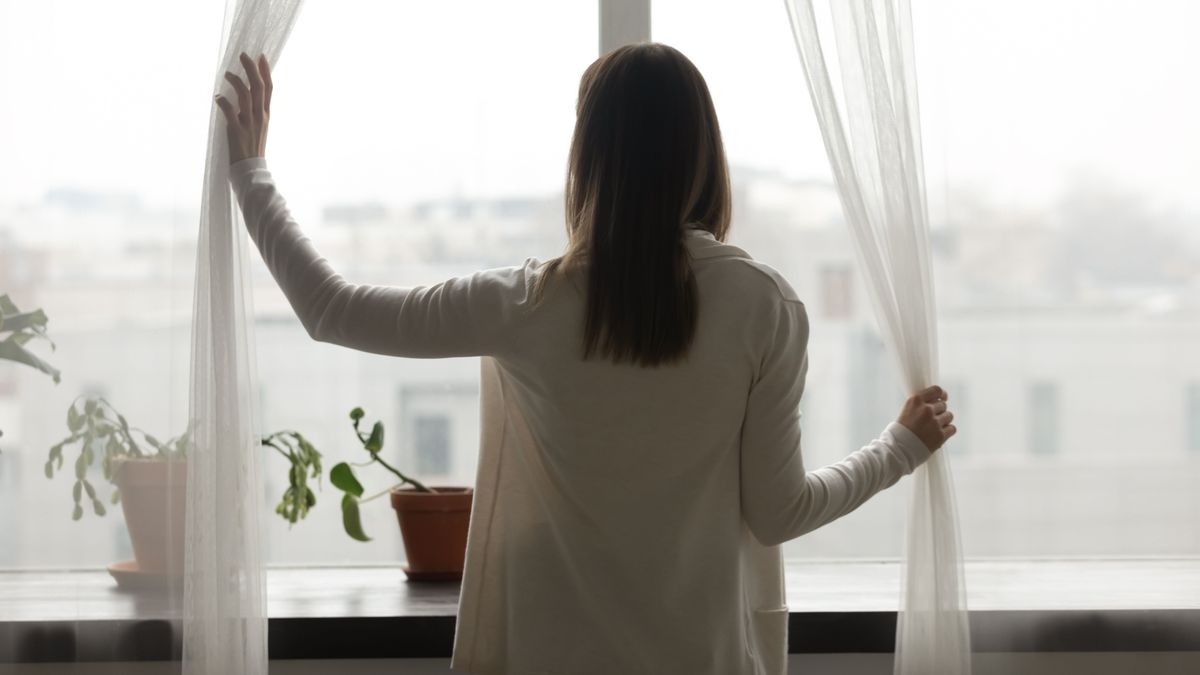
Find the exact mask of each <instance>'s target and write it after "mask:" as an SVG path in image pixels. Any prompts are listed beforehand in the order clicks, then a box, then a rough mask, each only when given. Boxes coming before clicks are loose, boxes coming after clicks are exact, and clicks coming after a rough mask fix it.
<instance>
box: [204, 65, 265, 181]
mask: <svg viewBox="0 0 1200 675" xmlns="http://www.w3.org/2000/svg"><path fill="white" fill-rule="evenodd" d="M240 59H241V62H242V67H243V68H245V69H246V79H248V80H249V81H250V84H249V86H247V85H246V83H245V82H243V81H242V78H240V77H238V76H237V75H234V74H233V73H231V72H229V71H225V79H226V80H229V83H230V84H232V85H233V90H234V91H235V92H237V98H238V103H237V107H236V108H235V107H234V105H233V103H231V102H230V101H229V100H227V99H226V98H225V97H224V96H221V95H218V96H217V107H218V108H220V109H221V112H223V113H225V130H226V132H227V134H228V138H229V163H230V164H236V163H237V162H240V161H241V160H243V159H249V158H250V157H263V156H265V154H266V150H267V122H268V121H269V119H270V117H271V67H270V66H269V65H268V64H267V57H266V55H260V56H259V57H258V63H255V62H254V61H253V60H252V59H251V58H250V57H249V56H247V55H246V53H245V52H242V55H241V57H240Z"/></svg>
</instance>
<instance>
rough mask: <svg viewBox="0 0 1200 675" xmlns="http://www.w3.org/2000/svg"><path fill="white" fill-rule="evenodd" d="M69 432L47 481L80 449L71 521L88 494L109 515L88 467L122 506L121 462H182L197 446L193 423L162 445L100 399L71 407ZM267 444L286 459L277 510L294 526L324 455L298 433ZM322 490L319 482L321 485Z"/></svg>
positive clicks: (309, 503)
mask: <svg viewBox="0 0 1200 675" xmlns="http://www.w3.org/2000/svg"><path fill="white" fill-rule="evenodd" d="M67 431H68V432H70V433H69V435H68V436H67V437H66V438H64V439H63V440H61V441H59V442H58V443H55V444H54V445H52V446H50V454H49V457H48V458H47V460H46V466H45V472H46V478H53V477H54V472H55V470H59V471H61V470H62V468H63V464H64V462H65V460H64V458H63V452H64V450H66V449H69V448H71V447H76V446H77V447H76V450H77V451H78V455H76V457H75V462H74V468H75V484H74V485H73V486H72V491H71V492H72V496H73V497H74V500H75V509H74V511H73V512H72V515H71V518H72V519H73V520H79V519H80V518H82V517H83V511H84V509H83V500H84V496H85V495H86V498H87V500H88V501H89V502H90V503H91V506H92V512H93V513H95V514H96V515H97V516H103V515H104V514H105V513H106V509H105V507H104V503H103V501H102V500H101V499H100V497H99V496H98V494H97V490H96V487H95V486H94V485H93V484H92V482H91V481H89V480H88V478H87V474H88V469H89V468H90V467H92V466H95V464H96V461H97V460H99V462H100V470H101V472H102V474H103V475H104V479H105V480H106V481H108V483H109V484H110V485H111V486H112V494H111V495H110V496H109V502H110V503H112V504H118V503H120V501H121V492H120V490H119V489H117V488H116V484H115V468H116V467H115V466H114V462H115V461H116V460H118V459H134V458H138V459H157V460H163V461H171V460H183V459H185V458H186V457H187V454H188V453H189V452H191V451H192V450H193V449H194V448H195V440H194V438H193V433H192V425H190V424H189V425H188V428H187V429H185V430H184V432H183V433H182V434H180V435H178V436H175V437H173V438H169V439H167V440H166V441H159V440H158V439H157V438H155V437H154V436H152V435H150V434H148V433H146V432H145V431H143V430H142V429H139V428H137V427H134V426H131V425H130V424H129V421H128V420H126V419H125V416H124V415H122V414H121V413H119V412H117V410H116V408H114V407H113V406H112V404H111V403H109V402H108V401H106V400H105V399H103V398H100V397H83V396H80V397H79V398H76V399H75V400H74V401H73V402H72V403H71V406H70V407H69V408H67ZM261 442H262V445H264V446H268V447H271V448H274V449H275V451H276V452H279V453H280V454H281V455H283V456H284V458H286V459H287V460H288V462H289V464H290V466H289V468H288V487H287V489H286V490H285V491H284V493H283V496H282V498H281V499H280V502H279V505H278V506H276V507H275V512H276V513H278V514H279V515H280V516H281V517H283V518H284V519H285V520H287V521H288V522H289V523H295V522H296V521H297V520H298V519H300V518H303V517H304V516H305V515H307V514H308V510H309V509H311V508H312V507H313V506H314V505H316V503H317V498H316V495H315V494H314V493H313V491H312V490H311V489H310V488H309V487H308V478H309V477H310V476H311V477H312V478H316V479H317V480H318V481H320V476H321V453H320V452H318V451H317V449H316V448H315V447H313V445H312V443H310V442H309V441H308V439H306V438H305V437H304V436H303V435H302V434H300V433H299V432H296V431H276V432H274V433H271V434H268V435H267V436H264V437H262V439H261ZM318 486H319V482H318Z"/></svg>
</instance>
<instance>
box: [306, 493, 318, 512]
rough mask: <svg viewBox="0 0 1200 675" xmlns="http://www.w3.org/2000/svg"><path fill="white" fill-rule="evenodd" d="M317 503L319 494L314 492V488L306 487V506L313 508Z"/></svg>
mask: <svg viewBox="0 0 1200 675" xmlns="http://www.w3.org/2000/svg"><path fill="white" fill-rule="evenodd" d="M316 505H317V495H316V494H315V493H313V491H312V488H304V508H305V509H306V510H307V509H311V508H312V507H314V506H316Z"/></svg>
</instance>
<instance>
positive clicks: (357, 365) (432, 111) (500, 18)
mask: <svg viewBox="0 0 1200 675" xmlns="http://www.w3.org/2000/svg"><path fill="white" fill-rule="evenodd" d="M597 30H598V26H597V7H596V4H595V2H586V1H585V2H568V3H564V2H555V1H554V0H518V1H516V2H506V3H491V2H483V1H482V0H472V1H470V2H465V3H416V4H414V3H392V2H379V1H374V0H371V1H368V0H354V1H350V2H337V3H308V4H306V5H305V8H304V12H303V14H302V15H301V17H300V20H299V22H298V23H297V25H296V28H295V30H294V32H293V34H292V37H291V40H290V41H289V43H288V46H287V50H286V51H285V52H284V54H283V57H282V59H281V62H280V64H279V66H278V68H277V74H278V76H277V77H276V78H275V97H274V101H273V103H272V116H273V118H272V130H271V137H270V147H269V149H268V161H269V162H270V164H271V167H272V173H273V174H274V175H275V177H276V180H277V181H278V184H279V187H280V190H281V192H282V194H283V195H284V196H285V197H286V198H287V200H288V204H289V206H290V207H291V209H292V212H293V214H294V215H295V216H296V218H297V219H298V221H299V222H300V223H301V225H302V226H303V227H304V229H305V232H306V234H308V235H309V236H310V237H311V238H312V239H313V241H314V242H315V244H316V246H317V247H318V249H319V250H320V251H321V253H322V255H324V256H326V257H327V258H328V259H329V260H330V261H331V263H332V264H333V265H334V266H335V268H336V269H337V270H338V271H339V272H341V273H342V274H343V275H344V276H345V277H346V278H347V279H348V280H350V281H353V282H356V283H377V284H392V285H410V286H415V285H422V284H431V283H436V282H439V281H443V280H445V279H448V278H450V277H453V276H457V275H462V274H468V273H471V272H474V271H476V270H480V269H485V268H489V267H500V266H507V265H519V264H521V263H522V261H524V259H525V258H526V257H529V256H535V257H538V258H541V259H546V258H549V257H553V256H555V255H557V254H558V253H560V252H561V250H562V247H563V246H564V244H565V241H566V235H565V229H564V222H563V214H562V203H561V202H562V185H563V181H564V177H565V173H564V171H565V166H566V158H567V147H568V145H569V143H570V136H571V130H572V128H573V126H574V122H575V96H576V93H577V90H578V85H579V77H580V75H582V74H583V71H584V69H585V68H586V67H587V66H588V64H590V63H591V62H592V61H593V60H594V59H595V58H596V44H597ZM548 55H553V57H549V56H548ZM254 272H255V275H256V276H255V306H256V311H257V314H258V326H257V329H258V345H259V349H258V351H259V361H258V367H259V371H260V379H261V380H262V381H263V382H264V383H265V384H266V393H265V401H264V414H263V423H264V425H265V427H266V428H267V429H277V428H291V427H300V428H301V429H302V431H304V432H305V433H307V434H310V436H311V438H312V441H313V442H314V444H315V445H316V446H317V447H318V448H319V449H320V450H321V451H322V452H324V453H326V455H327V456H328V457H330V458H331V459H330V460H329V465H330V466H332V464H333V462H334V461H343V460H347V461H357V462H361V461H364V460H366V455H365V453H364V452H363V451H362V449H361V445H360V444H359V443H358V442H357V441H356V439H355V437H354V435H353V430H352V428H351V424H350V420H349V417H348V412H349V411H350V409H351V408H353V407H355V406H361V407H363V408H364V410H365V412H366V419H365V421H366V422H370V423H374V422H375V421H376V420H379V421H381V422H383V424H384V426H385V429H386V433H385V442H384V450H383V456H384V457H385V458H386V459H387V461H388V462H389V463H391V464H393V465H394V466H396V468H398V469H399V470H400V471H402V472H405V473H411V474H412V475H413V476H414V477H415V478H417V479H418V480H422V481H423V482H424V481H426V480H427V481H428V484H430V485H432V486H470V485H473V484H474V481H475V470H476V466H477V457H478V452H479V381H478V380H479V360H478V359H477V358H460V359H398V358H391V357H385V356H376V355H371V354H363V353H358V352H354V351H351V350H349V349H345V348H341V347H336V346H332V345H325V344H318V343H314V342H313V341H312V340H310V339H309V337H308V335H307V334H306V333H305V331H304V329H303V328H302V327H301V326H300V325H299V323H298V322H297V320H296V319H295V318H294V316H293V315H292V310H291V307H290V306H289V305H288V303H287V300H286V299H285V298H284V297H283V295H282V294H281V293H280V292H279V291H278V289H277V288H276V287H275V284H274V281H273V280H272V279H271V277H270V276H269V274H268V273H267V272H266V269H265V266H263V265H262V264H261V263H259V262H258V261H257V260H256V261H255V264H254ZM355 471H356V474H357V475H358V477H359V479H360V480H361V481H362V482H363V485H364V487H365V488H366V492H367V494H368V495H370V494H375V493H377V492H381V491H383V490H385V489H387V488H388V487H389V486H391V485H393V484H394V483H395V482H396V480H395V477H394V476H392V475H391V474H389V473H388V472H387V471H384V470H380V469H379V467H377V466H376V467H363V468H356V469H355ZM266 474H267V481H268V484H269V486H270V490H269V492H268V498H269V499H270V500H271V501H270V505H271V506H273V505H274V504H275V503H276V502H277V501H278V499H279V495H280V494H281V493H282V491H283V489H284V486H285V485H286V482H285V479H286V474H285V473H284V472H283V467H282V465H281V463H280V462H279V461H276V458H270V459H269V460H268V467H267V472H266ZM317 500H318V504H317V507H316V508H315V509H314V510H313V511H312V512H311V514H310V516H309V517H308V519H307V520H306V521H305V522H303V523H300V524H297V525H295V526H292V527H291V528H289V527H288V525H287V523H286V522H284V521H282V520H281V519H279V518H278V517H277V516H273V517H272V519H271V520H270V521H269V528H268V532H267V535H268V538H269V555H268V560H270V561H271V562H276V563H330V562H343V561H344V562H348V563H361V562H370V561H379V562H394V561H398V560H402V559H403V557H404V549H403V545H402V540H401V538H400V532H399V529H398V528H397V526H396V516H395V513H394V511H393V510H392V509H391V508H390V507H389V505H388V500H387V499H386V498H380V499H378V500H375V501H372V502H369V503H366V504H364V505H363V507H362V518H363V527H364V529H365V530H366V532H367V534H368V535H369V536H370V537H372V541H371V542H369V543H366V544H360V543H358V542H355V541H352V540H351V539H349V538H348V537H347V536H346V535H345V534H344V533H343V532H342V525H341V514H340V511H339V509H338V508H337V506H338V493H337V491H336V490H334V489H332V488H331V486H329V485H327V484H326V485H325V486H324V489H323V490H321V491H319V492H318V494H317ZM331 542H333V543H334V545H330V543H331Z"/></svg>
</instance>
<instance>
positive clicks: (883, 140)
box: [784, 0, 971, 675]
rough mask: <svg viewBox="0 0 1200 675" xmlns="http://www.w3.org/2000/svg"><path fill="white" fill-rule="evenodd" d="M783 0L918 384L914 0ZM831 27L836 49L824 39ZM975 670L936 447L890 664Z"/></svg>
mask: <svg viewBox="0 0 1200 675" xmlns="http://www.w3.org/2000/svg"><path fill="white" fill-rule="evenodd" d="M784 3H785V5H786V7H787V11H788V16H789V19H790V23H791V27H792V35H793V37H794V38H795V41H796V48H797V51H798V52H799V55H800V61H801V63H802V65H803V67H804V73H805V78H806V80H807V83H808V91H809V94H810V96H811V98H812V102H813V108H814V110H815V112H816V116H817V120H818V123H819V124H820V126H821V133H822V137H823V139H824V142H825V149H826V152H827V154H828V155H829V162H830V164H831V165H832V168H833V175H834V179H835V181H836V183H837V189H838V194H839V196H840V199H841V202H842V207H843V210H844V211H845V216H846V222H847V224H848V225H849V227H850V230H851V235H852V239H853V241H854V248H855V251H856V254H857V256H858V260H859V263H860V267H861V268H862V270H863V274H864V277H865V279H866V282H867V286H868V292H869V295H870V296H871V299H872V305H873V307H874V309H875V313H876V317H877V319H878V322H879V326H880V329H881V331H882V334H883V337H884V340H885V342H887V344H888V346H889V348H890V349H891V351H892V352H893V354H894V355H895V357H896V359H897V361H898V363H899V365H900V370H901V373H902V375H903V378H904V384H905V386H906V387H907V388H908V390H909V391H910V392H916V391H918V390H920V389H922V388H924V387H927V386H929V385H931V384H935V383H937V331H936V318H935V309H934V300H933V276H932V270H931V264H930V253H929V224H928V221H929V218H928V212H927V208H926V203H925V179H924V167H923V160H922V157H921V133H920V112H919V108H918V104H917V83H916V68H915V59H914V55H913V41H912V40H913V38H912V19H911V10H910V6H909V2H908V0H830V2H829V6H830V9H831V13H830V16H829V17H828V18H827V17H825V15H822V17H821V18H822V22H820V23H819V22H818V18H817V14H816V12H815V11H814V7H813V3H812V0H784ZM826 19H827V20H826ZM826 31H832V33H833V38H834V42H835V44H836V52H835V53H829V51H828V47H823V46H822V44H821V34H822V33H823V32H826ZM831 63H832V64H834V65H836V67H837V71H838V72H839V73H840V76H841V81H840V85H841V86H840V87H836V86H835V84H834V83H833V81H832V80H831V78H830V67H829V66H830V64H831ZM843 109H844V111H845V112H844V117H843V113H842V110H843ZM950 394H951V396H953V392H950ZM970 671H971V644H970V630H969V624H968V615H967V603H966V585H965V579H964V576H963V561H962V548H961V543H960V539H959V528H958V514H957V508H956V504H955V497H954V481H953V478H952V474H951V471H950V458H949V456H948V455H947V454H946V452H945V450H944V449H943V450H940V451H938V452H936V453H934V455H933V457H931V458H930V460H929V461H928V462H926V463H925V464H923V465H922V466H921V467H919V468H918V469H917V471H916V472H915V473H914V478H913V483H912V495H911V502H910V504H909V513H908V522H907V528H906V536H905V548H904V565H903V570H902V573H901V596H900V611H899V614H898V617H897V625H896V654H895V666H894V672H895V673H896V675H943V674H945V675H949V674H966V673H970Z"/></svg>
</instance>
